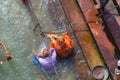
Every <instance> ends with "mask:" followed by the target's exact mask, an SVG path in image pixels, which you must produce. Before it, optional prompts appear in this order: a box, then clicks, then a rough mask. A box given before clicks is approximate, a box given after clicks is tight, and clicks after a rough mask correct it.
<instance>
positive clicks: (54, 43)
mask: <svg viewBox="0 0 120 80" xmlns="http://www.w3.org/2000/svg"><path fill="white" fill-rule="evenodd" d="M48 37H49V38H50V39H51V43H50V47H52V48H55V50H56V52H57V55H58V56H59V57H60V58H65V57H68V56H70V55H71V54H72V51H73V48H74V46H73V45H74V42H73V40H72V39H71V38H70V37H69V36H68V35H67V33H63V34H62V35H60V36H59V35H58V34H48Z"/></svg>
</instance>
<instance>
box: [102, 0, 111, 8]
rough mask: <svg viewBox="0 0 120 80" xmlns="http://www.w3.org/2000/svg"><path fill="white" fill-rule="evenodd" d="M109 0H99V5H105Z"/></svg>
mask: <svg viewBox="0 0 120 80" xmlns="http://www.w3.org/2000/svg"><path fill="white" fill-rule="evenodd" d="M108 1H109V0H100V5H101V7H105V5H106V4H107V3H108Z"/></svg>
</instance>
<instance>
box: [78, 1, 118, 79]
mask: <svg viewBox="0 0 120 80" xmlns="http://www.w3.org/2000/svg"><path fill="white" fill-rule="evenodd" d="M78 3H79V6H80V7H81V10H82V12H83V14H84V16H85V19H86V20H87V21H88V20H89V19H98V18H97V17H96V14H97V13H98V12H97V10H96V9H94V6H93V2H92V0H78ZM86 5H87V7H86ZM88 25H89V28H90V30H91V32H92V34H93V36H94V38H95V40H96V42H97V45H98V48H99V50H100V52H101V55H102V57H103V59H104V60H105V63H106V65H107V67H108V69H109V71H110V73H111V75H112V77H113V78H114V80H116V77H115V75H114V70H115V67H116V62H117V60H116V59H115V58H114V54H115V49H114V46H113V45H112V43H111V42H110V41H109V39H108V37H107V36H106V33H105V32H104V26H103V25H102V24H96V23H88Z"/></svg>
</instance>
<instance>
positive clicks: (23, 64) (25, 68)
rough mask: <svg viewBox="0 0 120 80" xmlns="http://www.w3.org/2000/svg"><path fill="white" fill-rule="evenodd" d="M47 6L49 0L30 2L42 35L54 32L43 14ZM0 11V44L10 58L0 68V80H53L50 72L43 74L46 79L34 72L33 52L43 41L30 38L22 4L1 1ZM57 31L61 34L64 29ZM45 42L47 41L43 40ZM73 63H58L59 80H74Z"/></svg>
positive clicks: (30, 27) (14, 0) (29, 23)
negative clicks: (4, 45) (1, 43)
mask: <svg viewBox="0 0 120 80" xmlns="http://www.w3.org/2000/svg"><path fill="white" fill-rule="evenodd" d="M53 1H55V0H53ZM48 2H49V0H34V2H33V0H32V3H33V8H34V9H35V12H36V15H37V17H38V19H39V21H40V22H41V26H42V29H43V30H44V31H54V30H56V29H55V25H54V24H53V22H52V20H51V19H50V16H49V12H48V11H47V10H48V8H47V4H48ZM36 3H37V4H36ZM38 3H39V4H38ZM0 8H1V10H0V25H1V26H0V37H1V38H0V41H4V42H5V43H6V45H7V47H8V50H9V51H10V54H11V55H12V57H13V59H12V60H11V61H10V62H5V63H4V64H3V65H0V80H55V79H56V74H55V72H54V71H53V72H51V73H48V74H47V75H48V77H49V78H48V77H47V76H46V74H45V73H44V72H43V71H42V70H41V69H37V67H36V66H35V65H34V64H33V63H32V57H33V56H34V54H33V51H34V50H35V51H38V52H39V50H40V49H39V48H40V47H39V46H40V45H41V44H42V43H43V42H44V41H43V40H42V38H41V36H36V35H35V34H34V32H33V28H34V25H33V22H32V20H31V16H30V14H29V11H28V10H27V9H26V7H25V6H24V5H23V3H22V1H21V0H9V1H8V0H1V1H0ZM64 24H65V23H64ZM50 26H52V27H50ZM62 26H63V25H62ZM63 27H65V26H63ZM67 27H68V26H67ZM66 29H67V28H66ZM61 30H64V28H62V29H61ZM46 40H47V41H49V40H48V39H47V38H46ZM73 61H74V57H73V56H72V57H70V58H68V59H66V60H61V61H60V62H59V63H58V66H57V68H56V69H57V73H58V74H59V76H58V78H59V80H76V79H75V75H74V73H73V71H72V70H73Z"/></svg>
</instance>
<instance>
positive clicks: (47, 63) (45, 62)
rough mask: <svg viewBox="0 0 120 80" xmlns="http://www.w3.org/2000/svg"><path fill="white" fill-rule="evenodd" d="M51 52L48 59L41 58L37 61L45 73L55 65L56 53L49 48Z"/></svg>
mask: <svg viewBox="0 0 120 80" xmlns="http://www.w3.org/2000/svg"><path fill="white" fill-rule="evenodd" d="M50 49H51V50H52V54H51V55H50V56H48V57H45V58H41V57H38V56H37V58H38V61H39V63H40V64H41V67H42V68H43V69H44V70H46V71H50V70H52V69H53V68H54V66H55V65H56V63H57V61H56V56H57V55H56V51H55V49H54V48H50Z"/></svg>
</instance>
